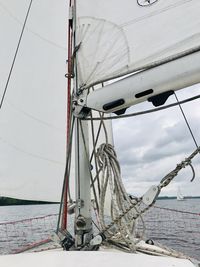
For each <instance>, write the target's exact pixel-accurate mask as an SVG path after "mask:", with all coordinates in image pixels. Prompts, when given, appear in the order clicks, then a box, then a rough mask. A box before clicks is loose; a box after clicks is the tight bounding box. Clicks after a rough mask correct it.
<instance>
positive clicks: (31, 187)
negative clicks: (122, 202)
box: [0, 0, 200, 199]
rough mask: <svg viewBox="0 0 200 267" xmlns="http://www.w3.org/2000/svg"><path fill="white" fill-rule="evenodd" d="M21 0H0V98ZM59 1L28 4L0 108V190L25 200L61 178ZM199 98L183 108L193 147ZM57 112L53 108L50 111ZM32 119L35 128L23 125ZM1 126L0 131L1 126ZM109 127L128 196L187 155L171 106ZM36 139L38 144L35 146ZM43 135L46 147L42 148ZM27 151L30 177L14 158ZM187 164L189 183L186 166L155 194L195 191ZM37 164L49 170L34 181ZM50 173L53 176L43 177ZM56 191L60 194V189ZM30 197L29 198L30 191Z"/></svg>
mask: <svg viewBox="0 0 200 267" xmlns="http://www.w3.org/2000/svg"><path fill="white" fill-rule="evenodd" d="M28 2H29V1H27V0H20V1H15V0H0V44H1V49H0V76H1V77H0V93H1V95H2V92H3V88H4V86H5V82H6V79H7V75H8V71H9V68H10V66H11V62H12V59H13V55H14V51H15V48H16V44H17V40H18V37H19V34H20V30H21V27H22V22H23V19H24V16H25V13H26V10H27V7H28ZM50 2H51V4H52V7H51V8H50V9H48V10H47V9H46V7H47V3H50ZM62 2H63V5H60V7H59V8H58V9H56V8H57V1H53V0H48V1H47V0H43V1H39V0H35V1H34V4H33V7H32V11H31V12H32V13H31V14H30V17H29V20H28V25H27V28H26V31H25V35H24V37H23V42H22V45H21V47H20V51H19V57H18V58H17V61H16V65H15V68H14V72H13V75H12V79H11V83H10V85H9V91H8V94H7V96H6V100H5V108H4V110H2V112H1V118H0V126H1V134H0V141H1V142H0V146H1V147H0V148H1V153H2V154H3V155H2V154H1V155H0V159H1V162H3V163H4V164H1V165H0V179H1V186H0V187H2V192H3V191H4V190H7V188H8V187H9V188H11V187H12V190H13V191H12V190H11V191H9V190H10V189H9V190H7V191H6V192H9V195H10V196H12V192H14V191H15V190H16V188H19V187H20V188H22V189H23V188H24V189H25V191H26V192H27V195H26V197H27V198H30V197H29V195H30V193H31V192H33V191H34V193H35V192H38V191H39V188H45V189H44V190H42V192H41V194H43V193H45V194H46V195H45V196H47V195H49V194H51V192H53V191H55V181H54V177H55V175H56V177H58V178H57V179H58V184H61V181H62V178H63V168H62V169H60V167H59V166H64V161H63V157H62V156H63V153H64V149H63V147H64V144H65V140H64V138H65V136H64V134H63V133H62V131H63V129H64V128H65V123H64V122H65V107H64V98H63V95H64V94H65V86H66V80H65V79H64V74H65V72H66V65H65V60H66V57H67V56H66V53H67V52H66V48H65V47H66V28H64V27H63V28H62V27H60V26H59V25H65V23H66V21H67V19H66V14H67V11H66V10H64V9H63V6H65V5H66V1H64V0H62ZM49 6H50V5H49ZM66 8H67V5H66ZM46 12H48V20H46V19H43V18H44V17H43V16H44V14H45V15H46ZM58 14H59V16H58ZM53 16H58V19H57V20H56V22H52V21H53V20H51V17H53ZM35 18H37V19H35ZM54 23H57V24H58V25H56V26H58V27H55V28H56V29H57V30H56V31H53V30H51V31H50V32H49V33H48V31H47V29H49V28H51V29H53V28H54V26H55V25H54ZM58 29H59V30H58ZM38 49H41V51H42V52H41V53H40V54H37V55H36V54H35V51H36V50H37V51H38ZM52 62H53V63H52ZM54 63H55V64H54ZM56 64H59V65H60V66H61V67H60V68H59V69H56V67H54V65H55V66H56ZM32 67H33V69H32ZM33 70H34V71H35V72H34V71H33ZM41 84H42V87H41ZM47 88H48V90H47ZM55 88H56V90H55ZM199 93H200V85H196V86H193V87H191V88H187V89H185V90H182V91H179V92H177V95H178V97H179V99H180V100H182V99H185V98H188V97H191V96H194V95H198V94H199ZM22 96H23V97H22ZM174 101H175V98H174V96H170V98H169V99H168V101H167V104H169V103H172V102H174ZM199 101H200V100H196V101H193V102H190V103H187V104H184V105H183V109H184V111H185V114H186V116H187V118H188V121H189V123H190V126H191V128H192V131H193V132H194V136H195V138H196V140H197V143H198V144H200V123H199V121H200V111H199V103H200V102H199ZM46 102H47V105H46ZM44 106H45V108H44ZM149 108H152V105H151V104H150V103H143V104H139V105H137V106H135V107H132V108H130V109H128V110H127V112H136V111H139V110H144V109H149ZM58 109H59V112H55V110H56V111H58ZM13 114H15V115H16V114H17V118H15V117H13ZM58 114H62V115H58ZM21 117H22V119H23V120H24V122H25V124H26V128H23V126H22V125H21V122H19V119H20V118H21ZM8 122H9V123H8ZM33 122H34V124H35V126H31V125H32V124H33ZM36 124H37V126H38V124H40V125H42V131H41V132H37V131H36V130H35V129H36ZM11 125H12V126H11ZM34 127H35V128H34ZM5 128H6V130H4V129H5ZM49 128H51V132H53V133H54V137H55V139H54V137H52V139H48V138H50V137H49V133H48V131H49ZM113 129H114V139H115V147H116V150H117V153H118V158H119V160H120V163H121V168H122V175H123V179H124V182H125V185H126V188H127V190H128V191H129V192H130V193H132V194H135V195H141V194H143V193H144V192H145V191H146V190H147V189H148V188H149V187H150V186H151V185H154V184H158V183H159V181H160V180H161V179H162V177H163V176H164V175H166V174H167V173H168V172H169V171H171V170H172V169H173V168H175V166H176V164H177V163H179V162H180V161H181V160H183V159H184V158H185V157H187V156H188V155H190V154H191V153H192V152H193V151H194V149H195V145H194V142H193V140H192V138H191V135H190V133H189V130H188V129H187V126H186V124H185V122H184V119H183V116H182V114H181V112H180V110H179V107H174V108H170V109H167V110H164V111H160V112H157V113H151V114H147V115H143V116H139V117H133V118H127V119H120V120H114V121H113ZM24 133H26V135H25V134H24ZM37 136H38V139H37ZM33 137H34V138H35V139H34V138H33ZM39 139H41V140H43V141H41V143H40V140H39ZM57 139H59V140H60V141H59V143H56V144H55V142H54V141H55V140H57ZM33 140H37V141H33ZM44 140H46V141H44ZM47 140H48V142H50V144H51V146H49V143H48V142H47ZM11 148H12V149H11ZM19 148H20V149H21V151H20V149H19ZM36 148H37V150H36ZM38 148H39V152H38ZM9 149H10V150H9ZM19 152H20V153H21V154H20V153H19ZM23 153H24V154H23ZM28 153H29V155H28V156H29V157H30V158H31V159H32V160H31V162H33V161H34V169H33V170H32V171H31V174H30V173H29V171H30V166H29V161H28V160H27V161H26V160H25V159H24V161H23V166H21V165H20V161H18V159H19V158H20V157H23V155H25V154H26V156H27V154H28ZM61 155H62V156H61ZM7 157H9V158H7ZM10 157H12V159H10ZM8 160H9V161H10V160H11V162H12V164H11V165H12V167H13V168H11V167H10V165H8V164H7V163H6V162H8ZM37 166H39V167H37ZM55 166H56V167H55ZM194 167H195V170H196V179H195V180H194V182H193V183H190V179H191V177H192V173H191V170H190V169H189V168H187V169H186V170H184V171H182V172H181V174H180V175H179V176H178V177H176V178H175V180H174V181H173V182H172V183H171V184H170V185H169V186H168V187H167V188H166V189H164V190H163V193H162V195H176V194H177V190H178V187H180V188H181V191H182V193H183V195H200V157H199V156H197V157H196V159H195V160H194ZM22 168H23V169H24V170H25V174H24V176H23V175H21V174H19V180H17V179H18V178H16V175H17V171H19V170H21V169H22ZM43 168H44V169H45V170H46V169H49V171H48V175H49V180H48V181H47V180H44V179H42V176H43V177H44V176H45V175H47V173H46V172H45V170H44V172H43ZM5 170H9V175H10V176H8V178H5V176H3V175H4V171H5ZM16 170H17V171H16ZM27 173H29V175H28V176H34V178H35V181H36V182H34V184H32V183H31V182H30V180H29V182H27ZM52 173H53V174H54V176H53V177H52V178H51V179H50V176H51V174H52ZM14 175H15V181H16V183H17V184H18V186H14V185H13V179H11V180H9V177H14ZM22 176H23V179H22ZM36 177H37V178H36ZM59 177H60V178H59ZM52 181H54V182H52ZM11 185H12V186H11ZM59 189H60V187H59ZM44 191H45V192H44ZM58 191H59V192H60V190H58ZM0 194H1V193H0ZM13 194H14V193H13ZM41 194H40V193H38V198H40V199H42V197H41ZM20 196H21V197H22V195H21V193H19V197H20ZM33 197H34V198H35V195H34V196H33ZM44 198H45V197H44Z"/></svg>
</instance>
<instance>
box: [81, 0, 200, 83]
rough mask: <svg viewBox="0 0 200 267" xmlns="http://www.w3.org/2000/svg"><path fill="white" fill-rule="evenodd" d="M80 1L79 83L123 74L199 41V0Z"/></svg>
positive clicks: (193, 45)
mask: <svg viewBox="0 0 200 267" xmlns="http://www.w3.org/2000/svg"><path fill="white" fill-rule="evenodd" d="M76 2H77V4H76V12H77V34H76V44H77V45H79V44H80V48H79V50H78V52H77V56H78V73H79V83H80V85H84V86H89V85H91V84H95V83H98V82H99V81H105V80H108V79H111V78H113V77H115V76H122V75H124V74H127V73H130V72H134V71H135V70H137V69H143V68H144V67H145V66H146V65H147V64H153V63H155V62H157V61H159V60H165V59H166V58H169V57H172V58H173V57H174V56H177V55H178V54H182V53H184V52H185V51H188V50H190V49H193V48H195V47H198V46H199V45H200V34H199V23H200V16H199V12H200V2H199V1H198V0H157V1H145V0H138V1H137V0H123V1H121V0H110V1H107V0H102V1H98V0H85V1H76ZM149 2H152V3H153V4H151V3H149ZM143 5H144V6H143ZM191 14H192V15H191Z"/></svg>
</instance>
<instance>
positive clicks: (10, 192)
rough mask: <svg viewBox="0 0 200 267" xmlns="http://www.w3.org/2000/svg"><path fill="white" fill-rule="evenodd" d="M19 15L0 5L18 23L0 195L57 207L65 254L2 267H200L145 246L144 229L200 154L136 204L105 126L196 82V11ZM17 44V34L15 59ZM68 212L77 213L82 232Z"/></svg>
mask: <svg viewBox="0 0 200 267" xmlns="http://www.w3.org/2000/svg"><path fill="white" fill-rule="evenodd" d="M23 4H24V5H22V4H21V5H19V4H18V3H16V1H4V4H2V3H1V4H0V6H1V12H2V13H3V15H4V16H9V19H10V20H9V23H8V26H7V27H8V28H7V30H6V37H7V40H9V42H8V44H7V46H6V51H8V52H6V53H5V51H3V50H2V51H1V53H2V55H1V56H2V58H5V57H6V58H7V57H8V59H9V60H8V61H9V62H8V65H5V70H6V69H9V67H8V66H10V64H9V63H12V64H11V65H12V67H11V69H10V72H9V77H8V79H6V78H5V77H6V74H7V72H6V71H5V73H3V74H2V75H4V76H3V77H4V80H6V81H7V82H6V87H5V90H2V92H1V95H2V101H1V119H0V127H1V144H0V146H1V147H0V148H1V151H3V156H2V157H1V162H2V165H1V166H3V167H1V177H3V178H1V194H2V195H7V196H10V197H18V198H22V199H38V200H49V201H58V200H60V196H61V201H60V203H61V204H60V213H59V219H58V226H57V229H56V232H55V234H54V235H53V236H52V240H53V241H54V242H57V243H58V244H59V248H57V249H56V250H54V251H51V250H49V251H48V252H40V253H24V254H18V255H6V256H2V257H0V265H1V266H9V267H11V266H15V267H16V266H20V267H23V266H27V264H28V265H29V266H34V267H35V266H44V265H45V266H49V267H51V266H64V265H66V264H68V265H71V266H93V265H96V266H99V265H102V264H103V265H104V266H110V265H112V266H116V267H118V266H122V265H123V266H124V265H128V264H130V265H135V266H141V267H142V266H146V264H147V262H148V265H149V266H158V267H161V266H162V267H163V266H181V267H190V266H195V264H197V262H195V261H194V260H191V259H189V258H188V257H186V256H184V255H182V254H181V253H178V252H176V251H173V250H170V249H167V248H164V247H162V246H157V245H154V244H151V243H149V242H147V241H146V240H144V239H143V238H142V234H141V235H139V234H138V233H137V231H136V226H137V220H139V218H141V217H142V215H143V213H145V212H146V211H147V210H149V209H150V208H151V206H152V205H153V204H154V203H155V200H156V198H157V196H158V195H159V194H160V191H161V190H162V188H164V187H165V186H167V185H168V184H169V183H170V182H171V181H172V180H173V179H174V177H175V176H176V175H177V174H178V172H179V171H180V170H181V169H182V168H183V167H186V166H187V165H189V164H190V163H191V160H192V159H193V157H194V156H196V155H197V153H198V152H199V149H197V150H196V151H195V152H194V153H192V154H191V155H190V156H189V157H188V158H187V159H186V160H184V161H183V162H181V164H179V165H178V166H177V167H176V168H175V169H174V170H173V171H172V172H170V173H169V174H168V175H166V176H165V177H164V178H163V179H161V181H160V183H159V184H158V185H153V186H151V187H150V188H149V189H148V190H147V191H146V192H145V193H144V194H143V195H142V196H141V197H130V195H129V194H128V193H127V191H126V189H125V187H124V185H123V182H122V178H121V170H120V165H119V162H118V160H117V155H116V152H115V149H114V141H113V136H112V126H111V122H110V120H109V119H110V114H113V113H115V114H116V116H120V115H122V114H125V112H126V109H127V108H129V107H130V106H133V105H136V104H138V103H141V102H144V101H146V100H147V101H149V102H152V103H153V105H154V106H160V105H162V104H164V103H165V102H166V100H167V99H168V97H169V96H170V95H172V94H173V92H174V91H176V90H179V89H183V88H185V87H186V86H191V85H193V84H196V83H199V82H200V75H199V74H200V64H199V62H200V52H199V51H200V39H199V33H200V32H199V22H200V17H199V10H200V3H199V1H195V0H193V1H188V0H168V1H162V0H123V1H120V0H110V1H106V0H101V1H98V0H84V1H83V0H82V1H80V0H70V1H69V10H68V8H67V6H66V1H64V0H63V1H59V3H58V1H53V0H51V1H47V0H45V1H44V0H43V1H30V2H29V3H28V2H27V1H25V0H24V1H23ZM22 6H23V9H22ZM12 10H15V12H12ZM67 10H68V38H67V40H68V41H67V42H68V45H67V50H68V52H67V50H66V45H65V43H67V42H66V40H65V36H66V34H65V30H66V27H63V25H65V24H66V23H67V19H66V17H67V15H66V14H67ZM24 14H25V15H24ZM44 14H45V15H48V19H47V20H44ZM22 17H24V18H25V20H24V23H22V20H21V18H22ZM13 25H15V26H13ZM22 25H23V27H22ZM13 27H15V33H13ZM8 29H9V30H8ZM21 29H22V31H21ZM24 29H26V30H25V31H26V32H25V33H26V35H24ZM38 30H39V32H38ZM46 30H49V32H48V33H46ZM13 34H15V35H16V36H19V35H20V39H19V42H16V44H18V45H17V49H16V52H15V53H13V51H12V47H11V43H13V42H11V40H13V39H12V38H14V37H13ZM15 40H17V37H16V39H15ZM52 40H53V41H52ZM2 42H3V41H2ZM46 45H48V48H46V47H47V46H46ZM22 48H23V49H22ZM36 50H39V51H41V52H39V54H36ZM11 51H12V52H11ZM66 54H68V59H67V66H68V67H67V73H66V75H65V77H66V79H67V85H68V87H67V88H68V89H67V93H66V92H65V80H64V77H62V73H64V71H65V64H64V63H65V62H64V60H63V59H64V57H66ZM8 55H9V56H8ZM20 55H21V57H20ZM13 56H14V60H12V58H13ZM65 72H66V71H65ZM63 76H64V75H63ZM2 80H3V79H2ZM66 99H67V100H66ZM66 102H67V105H66ZM66 106H67V108H66ZM63 176H64V182H63ZM62 184H63V185H62ZM92 210H94V211H95V212H96V213H97V221H98V222H97V223H95V222H94V219H93V216H92ZM68 213H69V214H74V215H73V216H74V233H70V232H69V231H68V228H67V224H68V217H67V216H68V215H67V214H68ZM95 224H96V227H97V230H96V231H97V232H95V231H94V225H95ZM196 266H198V265H196Z"/></svg>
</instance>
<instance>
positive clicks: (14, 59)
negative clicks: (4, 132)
mask: <svg viewBox="0 0 200 267" xmlns="http://www.w3.org/2000/svg"><path fill="white" fill-rule="evenodd" d="M32 2H33V0H31V1H30V4H29V7H28V11H27V13H26V17H25V20H24V24H23V27H22V31H21V34H20V37H19V41H18V44H17V48H16V51H15V55H14V58H13V62H12V65H11V68H10V72H9V75H8V78H7V82H6V85H5V89H4V92H3V96H2V98H1V103H0V109H1V108H2V105H3V101H4V98H5V95H6V92H7V89H8V85H9V81H10V78H11V75H12V71H13V68H14V65H15V61H16V58H17V54H18V51H19V47H20V44H21V40H22V36H23V33H24V29H25V26H26V22H27V19H28V16H29V13H30V9H31V6H32Z"/></svg>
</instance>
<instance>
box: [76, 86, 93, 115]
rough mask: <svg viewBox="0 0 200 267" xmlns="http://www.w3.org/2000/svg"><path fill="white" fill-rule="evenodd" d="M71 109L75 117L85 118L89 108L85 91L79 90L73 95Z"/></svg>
mask: <svg viewBox="0 0 200 267" xmlns="http://www.w3.org/2000/svg"><path fill="white" fill-rule="evenodd" d="M72 111H73V114H74V116H75V117H77V118H80V119H83V118H86V117H87V116H88V115H89V114H90V111H91V109H90V108H88V107H87V105H86V91H83V90H80V91H78V93H77V94H76V95H74V96H73V100H72Z"/></svg>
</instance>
